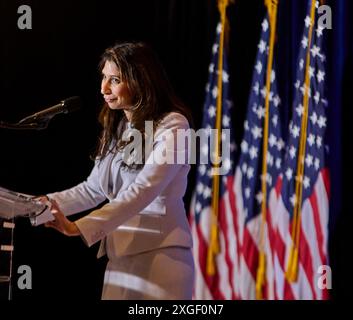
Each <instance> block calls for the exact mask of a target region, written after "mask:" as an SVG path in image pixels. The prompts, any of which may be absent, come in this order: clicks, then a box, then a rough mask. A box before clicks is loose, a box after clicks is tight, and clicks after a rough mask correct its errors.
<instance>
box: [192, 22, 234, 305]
mask: <svg viewBox="0 0 353 320" xmlns="http://www.w3.org/2000/svg"><path fill="white" fill-rule="evenodd" d="M221 30H222V25H221V24H218V26H217V36H216V41H215V43H214V45H213V48H212V62H211V64H210V66H209V81H208V84H207V86H206V101H205V105H204V114H203V123H202V128H203V129H206V131H207V130H208V131H207V132H210V129H214V128H216V112H217V108H216V105H217V97H218V95H219V88H218V85H217V84H218V76H221V77H222V129H228V130H229V131H228V132H230V134H229V135H228V138H229V141H228V142H227V141H225V142H227V143H225V144H223V143H222V145H224V147H225V148H228V151H229V152H228V156H227V157H226V158H224V159H223V162H222V166H223V168H225V169H226V170H225V172H226V173H225V174H223V175H222V176H220V192H219V214H218V218H219V221H218V228H219V245H220V253H219V254H218V255H217V256H216V258H215V274H213V275H208V274H207V271H206V269H207V254H208V250H209V246H210V230H211V220H212V219H211V215H212V194H213V190H212V182H213V179H214V178H215V176H214V175H212V163H211V161H210V160H211V159H210V155H211V153H212V152H213V150H211V149H212V146H211V143H210V140H208V141H203V142H202V143H201V145H200V150H201V157H202V156H203V157H204V158H205V159H207V160H208V161H204V162H207V163H199V164H198V167H197V180H196V190H195V192H194V195H193V199H192V203H191V207H190V215H189V220H190V225H191V229H192V233H193V240H194V248H193V253H194V259H195V271H196V275H195V287H194V288H195V289H194V298H195V299H208V300H209V299H232V298H234V296H233V294H234V292H233V287H232V282H233V279H232V268H233V266H232V261H231V260H232V257H230V255H232V251H233V246H234V236H235V235H234V234H233V233H232V232H230V231H229V230H228V229H229V228H228V225H227V221H225V219H224V218H225V217H224V216H225V214H224V213H225V210H224V209H225V203H228V204H229V203H230V202H231V201H230V200H229V196H230V195H229V192H228V190H229V188H228V186H229V185H230V184H231V182H230V181H231V180H232V177H233V174H234V161H235V150H236V147H235V142H234V139H233V131H232V124H231V122H232V121H231V110H232V102H231V100H230V98H229V75H228V62H227V54H226V50H224V51H223V72H222V73H221V74H219V73H218V61H219V52H220V35H221ZM225 138H226V135H224V132H223V133H222V141H224V139H225ZM223 151H225V150H224V148H223V150H222V152H223ZM224 154H226V153H224ZM229 233H230V234H229Z"/></svg>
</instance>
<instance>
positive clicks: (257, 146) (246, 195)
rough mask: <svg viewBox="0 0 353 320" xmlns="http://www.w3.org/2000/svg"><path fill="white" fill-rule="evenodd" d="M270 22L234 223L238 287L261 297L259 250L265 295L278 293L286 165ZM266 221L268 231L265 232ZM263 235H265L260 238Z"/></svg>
mask: <svg viewBox="0 0 353 320" xmlns="http://www.w3.org/2000/svg"><path fill="white" fill-rule="evenodd" d="M270 27H271V26H270V22H269V16H268V14H267V15H266V17H265V19H264V20H263V22H262V32H261V38H260V42H259V45H258V53H257V57H256V62H255V68H254V72H253V79H252V86H251V92H250V97H249V102H248V110H247V117H246V120H245V123H244V137H243V140H242V142H241V145H240V147H241V153H240V159H239V163H238V165H237V167H236V172H235V179H234V186H233V190H234V194H235V198H234V199H235V211H234V225H235V231H236V237H237V246H236V249H237V254H236V256H237V261H235V262H236V263H237V268H238V270H237V271H236V272H235V274H234V277H235V279H236V280H235V282H236V283H237V285H236V286H235V290H236V293H237V295H238V296H239V298H241V299H255V298H256V294H255V293H256V290H255V287H256V277H257V270H258V267H259V254H260V251H261V252H263V253H265V257H266V264H265V266H266V268H265V270H266V271H265V279H264V286H263V288H262V298H264V299H267V298H273V296H274V270H273V267H272V266H273V264H272V247H271V244H272V242H270V238H272V237H273V228H274V226H273V223H272V221H274V222H275V221H276V219H274V220H272V219H269V217H271V213H270V214H269V212H268V211H270V212H271V209H273V207H274V206H275V204H276V202H277V198H278V197H276V192H275V188H276V185H277V182H278V180H279V174H280V169H281V166H282V153H283V150H284V142H283V140H282V136H281V122H280V118H279V107H280V105H281V100H280V98H279V95H278V92H277V85H276V73H275V70H274V65H275V64H274V63H273V64H272V70H271V79H270V82H271V84H270V87H269V88H270V91H269V93H268V92H267V87H266V73H267V66H268V64H269V45H270ZM267 94H268V99H269V109H268V140H267V141H268V144H267V148H268V149H267V154H266V155H264V154H263V153H264V151H263V140H264V139H265V137H264V123H265V99H266V95H267ZM264 157H265V160H266V164H267V173H266V175H265V176H263V172H262V161H263V159H264ZM262 179H265V181H266V186H267V192H266V199H265V197H264V195H263V192H262V188H261V182H262ZM263 201H266V208H269V209H270V210H266V212H267V214H266V219H265V220H263V219H262V216H261V204H262V202H263ZM261 224H263V228H264V233H263V236H261V232H260V230H261ZM261 237H263V239H261Z"/></svg>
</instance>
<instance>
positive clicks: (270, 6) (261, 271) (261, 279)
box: [256, 0, 278, 300]
mask: <svg viewBox="0 0 353 320" xmlns="http://www.w3.org/2000/svg"><path fill="white" fill-rule="evenodd" d="M265 5H266V7H267V10H268V15H269V20H270V28H271V29H270V30H271V31H270V44H269V53H268V56H269V57H268V63H267V70H266V97H265V117H264V137H263V148H262V150H263V156H262V179H261V192H262V202H261V225H260V242H259V251H260V253H259V265H258V268H257V275H256V299H259V300H260V299H262V298H263V295H262V289H263V286H264V283H265V273H266V254H265V244H264V242H265V240H264V238H265V236H264V232H265V231H264V229H265V226H266V212H267V181H266V178H267V152H268V130H269V108H270V99H269V97H270V90H271V73H272V66H273V51H274V43H275V35H276V23H277V8H278V0H265Z"/></svg>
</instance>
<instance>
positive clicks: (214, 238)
mask: <svg viewBox="0 0 353 320" xmlns="http://www.w3.org/2000/svg"><path fill="white" fill-rule="evenodd" d="M229 2H230V0H218V10H219V13H220V17H221V30H220V40H219V52H218V78H217V106H216V108H217V111H216V130H217V139H216V144H215V150H214V160H215V163H214V165H213V168H212V174H213V181H212V190H213V192H212V213H211V215H212V217H211V237H210V246H209V248H208V252H207V274H209V275H214V274H215V272H216V268H215V255H216V254H218V253H219V250H220V249H219V239H218V206H219V160H220V156H219V153H220V152H219V149H220V143H221V132H220V131H221V116H222V93H223V82H222V81H223V77H222V76H223V49H224V38H225V33H226V31H228V30H226V24H227V16H226V12H227V7H228V5H229Z"/></svg>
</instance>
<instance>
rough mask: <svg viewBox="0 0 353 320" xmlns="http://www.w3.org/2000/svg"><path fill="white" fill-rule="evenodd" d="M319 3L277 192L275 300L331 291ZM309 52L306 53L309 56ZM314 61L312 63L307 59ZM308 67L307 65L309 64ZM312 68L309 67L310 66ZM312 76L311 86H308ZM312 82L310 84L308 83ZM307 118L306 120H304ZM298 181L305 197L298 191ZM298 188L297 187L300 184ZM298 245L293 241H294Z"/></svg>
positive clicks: (306, 42)
mask: <svg viewBox="0 0 353 320" xmlns="http://www.w3.org/2000/svg"><path fill="white" fill-rule="evenodd" d="M318 7H319V3H318V1H313V0H309V1H308V9H307V15H306V18H305V27H304V32H303V37H302V40H301V47H300V52H299V56H298V65H297V74H296V81H295V84H294V86H295V98H294V102H293V115H292V120H291V122H290V125H289V139H288V144H287V149H286V156H285V162H284V166H283V174H282V179H283V181H282V187H281V189H278V190H279V195H280V198H279V201H278V205H277V210H276V211H277V213H276V214H277V217H278V219H279V220H278V224H277V228H278V229H277V237H276V241H275V242H276V243H275V247H276V253H277V254H276V256H275V274H276V298H278V299H310V300H311V299H326V298H327V297H328V291H327V289H324V288H320V285H319V284H320V282H319V280H320V279H319V276H321V274H320V271H319V267H320V266H322V265H327V264H328V255H327V240H328V219H329V185H330V183H329V171H328V168H327V166H326V165H325V154H326V151H327V150H326V147H325V144H324V136H325V129H326V126H327V119H326V116H325V108H326V106H327V101H326V100H325V97H324V83H325V67H324V62H325V55H324V53H323V49H322V42H323V32H324V30H323V28H322V27H321V26H320V25H318V24H317V21H318ZM307 53H308V54H307ZM308 57H310V64H309V61H308V60H307V59H308ZM307 63H308V65H307ZM307 67H308V68H307ZM306 71H307V72H308V77H309V78H308V81H310V85H309V86H308V87H307V85H306V83H305V77H306ZM308 83H309V82H308ZM305 92H307V93H308V104H307V106H308V113H307V115H308V118H307V129H306V132H305V130H303V126H302V124H303V122H302V120H303V117H304V114H305V103H304V94H305ZM304 119H305V118H304ZM302 135H303V137H304V140H303V141H302V143H303V142H305V148H304V149H303V148H302V150H303V151H304V153H303V158H302V164H303V168H304V171H303V173H302V175H299V176H298V174H297V172H298V156H299V149H300V139H301V136H302ZM298 180H299V182H300V184H301V188H302V199H301V201H300V197H298V192H296V183H297V181H298ZM300 184H299V185H300ZM295 205H299V212H300V216H299V221H300V225H299V229H298V230H299V241H298V246H297V248H298V251H299V256H298V263H297V264H296V265H297V267H298V273H297V279H296V281H294V282H291V283H289V282H288V281H287V279H286V277H285V271H286V270H287V266H288V260H289V256H290V252H291V247H292V245H293V241H294V240H293V236H294V235H293V221H294V219H293V217H294V207H295ZM294 243H295V241H294Z"/></svg>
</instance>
